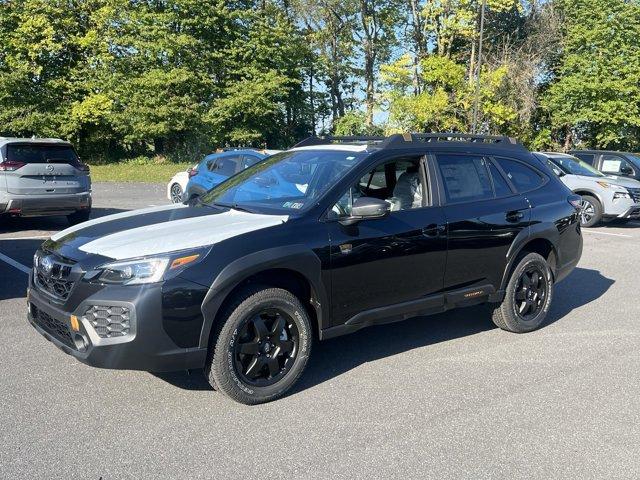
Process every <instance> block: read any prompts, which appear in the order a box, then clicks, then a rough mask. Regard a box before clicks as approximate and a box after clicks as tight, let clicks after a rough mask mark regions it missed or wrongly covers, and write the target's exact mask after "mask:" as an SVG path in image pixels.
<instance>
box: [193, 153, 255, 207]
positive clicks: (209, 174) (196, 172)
mask: <svg viewBox="0 0 640 480" xmlns="http://www.w3.org/2000/svg"><path fill="white" fill-rule="evenodd" d="M265 158H267V155H265V154H263V153H260V152H258V151H256V150H249V149H246V150H229V151H224V152H221V153H212V154H211V155H207V156H206V157H204V159H203V160H202V161H201V162H200V163H199V164H198V165H197V166H196V167H195V168H193V169H192V170H191V171H190V172H189V182H188V183H187V187H186V188H185V190H184V192H185V194H184V196H183V197H184V200H191V199H193V198H196V197H200V196H202V195H204V194H205V193H207V192H208V191H209V190H211V189H212V188H213V187H215V186H216V185H218V184H219V183H220V182H222V181H224V180H226V179H227V178H229V177H230V176H232V175H235V174H236V173H238V172H240V171H242V170H244V169H245V168H248V167H250V166H251V165H254V164H255V163H258V162H259V161H260V160H263V159H265Z"/></svg>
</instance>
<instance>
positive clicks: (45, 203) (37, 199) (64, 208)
mask: <svg viewBox="0 0 640 480" xmlns="http://www.w3.org/2000/svg"><path fill="white" fill-rule="evenodd" d="M0 207H2V205H0ZM89 208H91V192H80V193H72V194H61V195H9V196H8V198H7V199H6V203H3V208H1V209H0V211H2V212H6V213H10V214H13V215H20V216H22V217H39V216H49V215H69V214H71V213H73V212H77V211H78V210H86V209H89Z"/></svg>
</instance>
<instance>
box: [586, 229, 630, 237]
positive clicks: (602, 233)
mask: <svg viewBox="0 0 640 480" xmlns="http://www.w3.org/2000/svg"><path fill="white" fill-rule="evenodd" d="M582 231H583V232H584V233H595V234H597V235H609V236H611V237H624V238H633V235H625V234H624V233H612V232H598V231H596V230H587V229H584V228H583V229H582Z"/></svg>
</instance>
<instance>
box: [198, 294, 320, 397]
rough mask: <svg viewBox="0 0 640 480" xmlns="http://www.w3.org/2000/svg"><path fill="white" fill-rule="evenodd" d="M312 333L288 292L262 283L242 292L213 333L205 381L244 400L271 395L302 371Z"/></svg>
mask: <svg viewBox="0 0 640 480" xmlns="http://www.w3.org/2000/svg"><path fill="white" fill-rule="evenodd" d="M280 327H282V328H280ZM278 332H280V333H278ZM312 332H313V330H312V327H311V321H310V319H309V315H308V313H307V311H306V309H305V308H304V306H303V305H302V303H301V302H300V300H299V299H298V298H297V297H296V296H294V295H293V294H292V293H291V292H289V291H287V290H283V289H280V288H270V287H266V286H253V287H251V288H249V289H246V290H244V291H241V292H240V293H238V295H237V296H236V297H235V298H234V299H233V300H232V301H231V303H230V305H229V306H228V307H227V308H225V310H224V312H223V314H222V318H221V321H220V322H218V325H217V328H216V332H215V334H214V336H213V339H212V345H210V352H209V359H208V360H207V365H206V367H205V373H206V375H207V378H208V380H209V383H210V384H211V386H212V387H213V388H214V389H215V390H219V391H221V392H222V393H224V394H225V395H227V396H228V397H230V398H231V399H233V400H235V401H236V402H240V403H244V404H246V405H255V404H259V403H264V402H269V401H271V400H275V399H276V398H278V397H281V396H282V395H284V394H285V393H286V392H287V391H288V390H289V389H290V388H291V387H292V386H293V385H294V384H295V383H296V381H297V380H298V379H299V378H300V375H302V372H303V371H304V369H305V367H306V365H307V361H308V359H309V355H310V354H311V344H312V339H313V334H312ZM243 352H244V353H243ZM273 372H276V373H275V374H273Z"/></svg>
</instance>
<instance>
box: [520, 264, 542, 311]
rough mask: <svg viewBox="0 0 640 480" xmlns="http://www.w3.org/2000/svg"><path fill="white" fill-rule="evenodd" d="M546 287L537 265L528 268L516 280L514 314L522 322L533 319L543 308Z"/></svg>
mask: <svg viewBox="0 0 640 480" xmlns="http://www.w3.org/2000/svg"><path fill="white" fill-rule="evenodd" d="M547 290H548V285H547V282H546V281H545V276H544V272H543V271H542V269H541V268H540V266H539V265H536V264H533V265H531V266H529V267H528V268H527V269H526V270H525V271H524V272H522V274H521V275H520V279H519V280H518V283H517V286H516V292H515V296H514V298H515V302H514V304H513V306H514V308H515V313H516V315H518V316H519V317H520V318H522V319H523V320H524V321H529V320H531V319H533V318H535V317H536V316H537V315H538V314H539V313H540V310H541V309H542V308H543V307H544V304H545V300H546V298H547Z"/></svg>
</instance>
